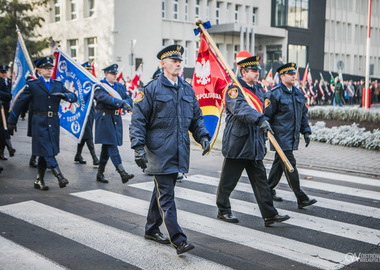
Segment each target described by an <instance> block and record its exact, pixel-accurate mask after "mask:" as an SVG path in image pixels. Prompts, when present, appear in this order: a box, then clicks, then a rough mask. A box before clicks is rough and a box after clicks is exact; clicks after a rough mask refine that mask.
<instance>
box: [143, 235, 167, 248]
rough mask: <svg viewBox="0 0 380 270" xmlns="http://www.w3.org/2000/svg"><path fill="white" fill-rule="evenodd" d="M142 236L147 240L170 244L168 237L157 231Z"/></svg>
mask: <svg viewBox="0 0 380 270" xmlns="http://www.w3.org/2000/svg"><path fill="white" fill-rule="evenodd" d="M144 238H145V239H148V240H153V241H156V242H157V243H160V244H165V245H167V244H170V240H169V238H167V237H165V236H164V235H163V234H162V233H161V232H157V233H154V234H145V236H144Z"/></svg>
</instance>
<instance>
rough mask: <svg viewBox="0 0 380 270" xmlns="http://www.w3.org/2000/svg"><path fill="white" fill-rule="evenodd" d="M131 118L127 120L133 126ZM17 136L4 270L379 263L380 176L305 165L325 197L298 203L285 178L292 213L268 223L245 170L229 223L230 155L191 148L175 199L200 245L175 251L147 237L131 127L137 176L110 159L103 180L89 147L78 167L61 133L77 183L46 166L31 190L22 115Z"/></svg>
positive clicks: (68, 171) (4, 210)
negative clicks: (226, 169) (220, 188)
mask: <svg viewBox="0 0 380 270" xmlns="http://www.w3.org/2000/svg"><path fill="white" fill-rule="evenodd" d="M127 125H128V121H127V120H125V125H124V128H125V131H127ZM126 133H127V132H126ZM12 141H13V144H14V146H15V148H16V149H17V152H16V155H15V157H12V158H9V160H8V161H4V162H2V166H3V167H5V169H4V171H3V172H2V173H1V174H0V221H1V222H0V233H1V235H0V269H37V268H38V269H65V268H66V269H153V268H154V269H173V268H176V269H227V268H234V269H314V268H320V269H339V268H347V269H379V267H380V247H379V243H380V180H379V179H375V178H371V177H370V176H362V175H359V174H355V173H349V174H348V173H346V174H342V173H341V172H338V171H322V170H321V169H311V168H302V167H300V168H299V171H300V175H301V179H302V182H301V185H302V186H303V187H304V188H303V189H304V191H305V192H306V193H307V194H308V195H309V196H310V197H311V198H316V199H317V200H318V203H317V204H315V205H314V206H311V207H309V208H306V209H303V210H299V209H298V208H297V204H296V200H295V197H294V195H293V193H292V192H291V190H290V188H289V187H288V185H287V184H286V180H284V179H283V180H282V182H281V183H280V185H279V187H278V194H279V195H280V196H282V197H284V202H281V203H277V202H276V203H275V206H276V207H277V209H278V211H279V213H280V214H288V215H290V216H291V219H290V220H288V221H287V222H284V223H282V224H276V225H274V226H272V227H270V228H266V227H264V222H263V220H262V218H261V216H260V213H259V210H258V207H257V204H256V199H255V197H254V196H253V192H252V188H251V187H250V185H249V184H248V179H247V177H246V174H245V173H243V176H242V177H241V181H240V182H239V184H238V186H237V187H236V189H235V191H234V192H233V193H232V201H231V203H232V209H233V211H234V214H235V215H236V216H237V217H238V218H239V220H240V222H239V223H238V224H228V223H225V222H223V221H220V220H218V219H216V214H217V208H216V206H215V196H216V192H217V185H218V180H219V175H220V170H221V166H222V162H223V157H222V156H221V153H220V152H219V151H213V152H211V153H210V155H208V156H205V157H202V155H201V151H200V149H199V148H198V147H197V146H196V145H192V151H191V164H190V167H191V168H190V172H189V174H188V175H187V178H185V179H184V180H183V181H182V182H180V183H178V184H177V186H176V204H177V209H178V218H179V223H180V225H181V226H182V228H183V230H184V232H185V233H186V234H187V236H188V239H189V242H191V243H193V244H194V245H195V246H196V248H195V249H194V250H193V251H191V252H189V253H187V254H185V255H182V256H177V255H176V253H175V249H174V248H173V247H171V246H163V245H159V244H156V243H152V242H150V241H147V240H145V239H144V238H143V235H144V225H145V220H146V213H147V207H148V203H149V200H150V196H151V190H152V188H153V184H152V177H150V176H147V175H145V174H143V173H142V172H141V170H140V169H139V168H138V167H137V166H136V165H135V164H134V162H133V152H132V151H131V150H130V149H129V141H128V136H127V134H126V135H125V140H124V145H123V146H122V147H120V148H119V150H120V152H121V154H122V159H123V163H124V167H125V168H126V169H127V171H128V172H131V173H133V174H135V178H134V179H132V180H131V181H130V182H129V183H127V184H122V182H121V180H120V177H119V175H118V174H117V172H116V171H115V169H114V167H113V165H112V163H111V162H109V164H108V165H107V168H106V173H105V175H106V177H107V178H108V179H109V180H110V183H109V184H102V183H97V182H96V181H95V177H96V168H95V167H93V166H92V162H91V157H90V154H89V152H88V149H86V148H85V149H84V154H83V157H84V158H85V159H86V160H87V161H88V163H89V164H87V165H79V164H75V163H74V162H73V159H74V155H75V151H76V142H75V141H74V140H73V139H71V137H69V136H68V135H67V134H64V133H61V153H60V154H59V156H58V162H59V164H60V167H61V171H62V172H63V174H64V175H65V176H66V177H67V178H68V179H69V181H70V184H69V185H68V186H67V187H66V188H64V189H60V188H59V186H58V183H57V180H56V179H55V177H54V176H53V175H52V173H51V172H50V171H48V172H47V174H46V177H45V179H46V183H47V184H48V185H49V187H50V190H49V191H45V192H44V191H40V190H36V189H33V181H34V178H35V175H36V169H34V168H30V167H29V166H28V162H29V157H30V151H31V145H30V138H28V137H26V121H20V122H19V125H18V132H17V133H16V135H15V136H14V137H13V138H12ZM96 147H97V150H98V151H97V152H98V153H99V149H100V147H99V145H97V146H96ZM269 165H270V164H269V163H266V166H269ZM161 231H162V232H163V233H165V234H166V232H165V228H164V227H162V228H161ZM358 259H359V261H356V262H355V260H358Z"/></svg>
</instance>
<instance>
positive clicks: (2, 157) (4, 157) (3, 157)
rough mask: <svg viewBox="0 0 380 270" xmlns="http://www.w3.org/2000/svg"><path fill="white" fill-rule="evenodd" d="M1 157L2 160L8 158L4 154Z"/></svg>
mask: <svg viewBox="0 0 380 270" xmlns="http://www.w3.org/2000/svg"><path fill="white" fill-rule="evenodd" d="M0 159H1V160H8V158H7V157H6V156H4V154H0Z"/></svg>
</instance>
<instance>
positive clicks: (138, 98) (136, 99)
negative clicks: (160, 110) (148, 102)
mask: <svg viewBox="0 0 380 270" xmlns="http://www.w3.org/2000/svg"><path fill="white" fill-rule="evenodd" d="M143 99H144V92H143V91H138V92H137V94H136V98H135V102H140V101H141V100H143Z"/></svg>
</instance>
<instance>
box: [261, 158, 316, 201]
mask: <svg viewBox="0 0 380 270" xmlns="http://www.w3.org/2000/svg"><path fill="white" fill-rule="evenodd" d="M284 154H285V156H286V157H287V158H288V160H289V162H290V164H292V166H293V168H294V172H292V173H290V172H289V171H288V170H287V169H286V168H285V164H284V162H283V161H282V160H281V158H280V156H279V155H278V154H277V152H276V154H275V157H274V160H273V164H272V168H271V169H270V172H269V176H268V183H269V187H270V188H271V190H272V194H276V191H275V190H274V188H275V187H276V186H277V185H278V183H279V182H280V179H281V176H282V173H283V172H285V176H286V179H287V180H288V184H289V187H290V188H291V189H292V190H293V192H294V195H296V197H297V200H298V201H299V202H301V201H304V200H308V199H309V197H308V196H307V195H306V194H305V192H303V191H302V189H301V186H300V178H299V175H298V170H297V167H296V159H295V158H294V154H293V151H292V150H289V151H284Z"/></svg>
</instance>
